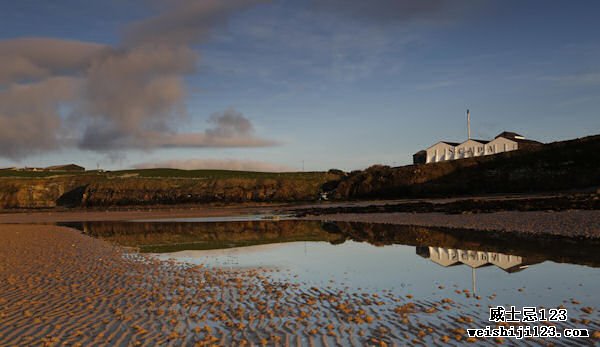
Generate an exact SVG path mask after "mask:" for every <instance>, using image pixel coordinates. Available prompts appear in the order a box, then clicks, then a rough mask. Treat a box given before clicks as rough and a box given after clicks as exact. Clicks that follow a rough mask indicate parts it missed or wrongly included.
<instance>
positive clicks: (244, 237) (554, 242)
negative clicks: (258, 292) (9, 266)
mask: <svg viewBox="0 0 600 347" xmlns="http://www.w3.org/2000/svg"><path fill="white" fill-rule="evenodd" d="M66 225H67V226H71V227H75V228H78V229H80V230H82V231H84V232H85V233H86V234H88V235H90V236H94V237H100V238H103V239H106V240H108V241H111V242H115V243H118V244H120V245H123V246H128V247H139V248H140V250H141V251H142V252H174V251H178V250H193V249H196V250H202V249H220V248H230V247H242V246H250V245H260V244H270V243H281V242H292V241H324V242H329V243H331V244H339V243H344V242H345V241H346V240H352V241H356V242H368V243H370V244H373V245H376V246H383V245H392V244H400V245H409V246H416V247H417V248H418V250H417V251H418V253H419V254H425V249H426V250H427V255H426V256H427V257H430V255H431V254H434V258H435V259H439V261H438V262H439V263H440V264H442V265H443V264H449V265H451V264H452V263H453V262H462V263H466V264H469V265H470V266H472V267H479V266H483V265H485V264H487V263H491V264H496V265H498V266H500V267H502V268H504V269H505V270H507V271H513V270H515V269H516V268H512V267H514V266H518V265H523V266H524V265H527V264H533V263H539V262H543V261H545V260H551V261H555V262H559V263H573V264H582V265H588V266H600V253H599V252H597V249H598V246H600V243H599V242H598V241H591V240H585V241H581V240H573V239H567V238H542V237H539V236H538V237H535V238H533V237H526V236H524V235H521V234H514V235H513V234H510V233H502V234H496V233H493V232H485V231H479V232H477V231H473V230H458V229H448V228H430V227H418V226H403V225H387V224H367V223H346V222H336V223H331V222H326V223H322V222H318V221H302V220H282V221H271V220H264V221H235V222H210V223H206V222H203V223H194V222H85V223H75V224H73V223H66ZM435 252H437V253H438V254H437V255H436V254H435ZM444 252H446V254H444ZM502 256H507V257H509V259H506V260H501V259H500V257H502ZM444 257H446V258H444ZM469 257H470V258H469ZM432 260H433V259H432ZM519 261H520V264H517V263H516V262H519ZM513 262H515V263H514V266H510V264H513ZM499 264H501V265H499ZM444 266H446V265H444Z"/></svg>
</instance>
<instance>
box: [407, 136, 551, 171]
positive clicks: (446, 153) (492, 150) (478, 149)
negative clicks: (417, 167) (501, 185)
mask: <svg viewBox="0 0 600 347" xmlns="http://www.w3.org/2000/svg"><path fill="white" fill-rule="evenodd" d="M540 145H542V143H541V142H538V141H533V140H528V139H526V138H525V137H524V136H522V135H519V134H517V133H514V132H509V131H504V132H502V133H500V134H498V136H496V137H495V138H494V139H493V140H491V141H489V140H476V139H468V140H466V141H465V142H462V143H456V142H449V141H439V142H437V143H436V144H434V145H432V146H431V147H429V148H427V149H426V150H425V152H426V153H427V157H426V160H425V163H426V164H429V163H437V162H440V161H448V160H455V159H463V158H472V157H479V156H483V155H492V154H498V153H503V152H508V151H515V150H518V149H527V148H533V147H537V146H540ZM420 152H421V151H420ZM421 153H422V152H421ZM417 154H419V153H417ZM417 154H415V156H414V157H413V158H420V157H421V156H422V154H419V155H417ZM413 161H414V164H421V163H422V161H420V160H417V159H413Z"/></svg>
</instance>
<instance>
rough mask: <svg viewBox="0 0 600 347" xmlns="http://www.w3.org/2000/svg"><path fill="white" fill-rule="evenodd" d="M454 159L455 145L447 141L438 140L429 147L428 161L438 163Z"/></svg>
mask: <svg viewBox="0 0 600 347" xmlns="http://www.w3.org/2000/svg"><path fill="white" fill-rule="evenodd" d="M453 159H454V146H452V145H449V144H447V143H443V142H438V143H436V144H435V145H433V146H431V147H429V148H427V163H437V162H438V161H446V160H453Z"/></svg>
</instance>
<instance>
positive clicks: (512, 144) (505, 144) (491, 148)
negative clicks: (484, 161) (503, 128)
mask: <svg viewBox="0 0 600 347" xmlns="http://www.w3.org/2000/svg"><path fill="white" fill-rule="evenodd" d="M517 149H519V144H518V142H516V141H513V140H510V139H507V138H504V137H498V138H495V139H494V140H493V141H490V142H488V143H487V144H486V145H485V154H486V155H490V154H496V153H502V152H508V151H514V150H517Z"/></svg>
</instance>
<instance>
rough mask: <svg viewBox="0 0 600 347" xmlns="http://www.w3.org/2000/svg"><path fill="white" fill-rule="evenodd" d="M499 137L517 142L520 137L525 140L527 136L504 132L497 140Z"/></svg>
mask: <svg viewBox="0 0 600 347" xmlns="http://www.w3.org/2000/svg"><path fill="white" fill-rule="evenodd" d="M499 137H505V138H507V139H511V140H515V139H517V138H518V137H520V138H523V139H524V138H525V136H523V135H520V134H517V133H514V132H512V131H503V132H501V133H500V134H498V136H496V137H495V138H496V139H497V138H499Z"/></svg>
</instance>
